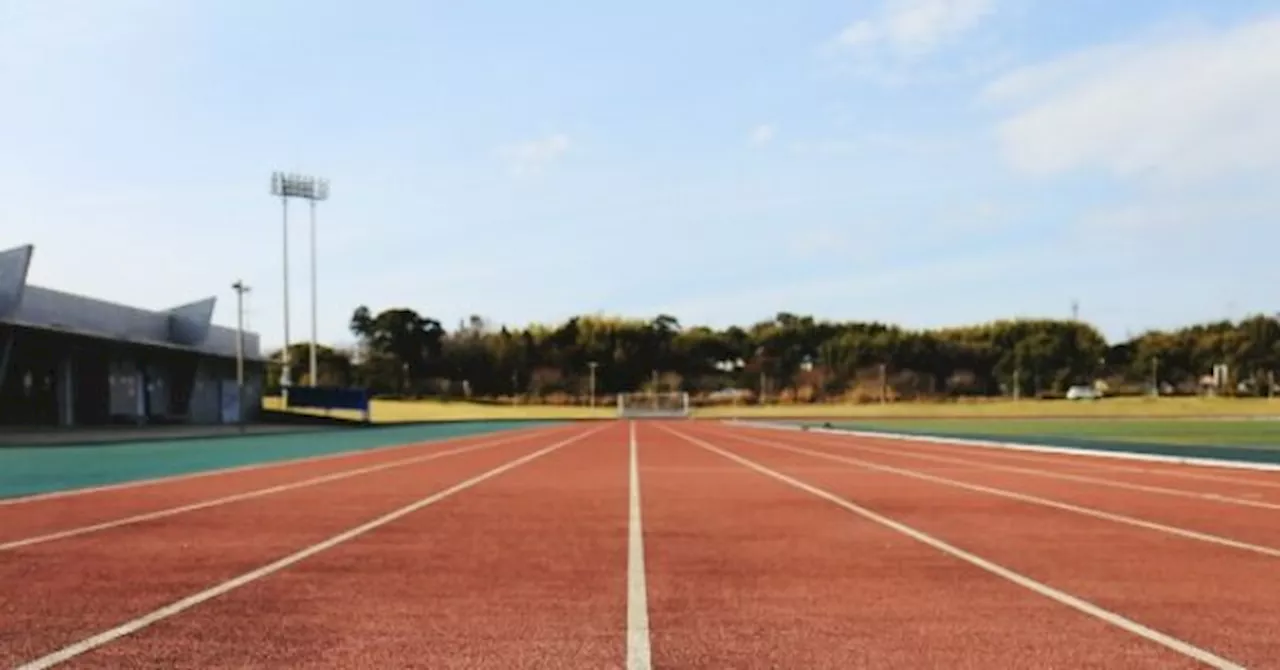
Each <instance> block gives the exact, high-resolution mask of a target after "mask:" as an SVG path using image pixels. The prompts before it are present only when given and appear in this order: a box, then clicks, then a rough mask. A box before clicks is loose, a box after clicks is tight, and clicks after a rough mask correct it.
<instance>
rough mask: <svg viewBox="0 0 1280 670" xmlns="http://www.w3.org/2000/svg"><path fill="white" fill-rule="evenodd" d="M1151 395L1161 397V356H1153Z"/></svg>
mask: <svg viewBox="0 0 1280 670" xmlns="http://www.w3.org/2000/svg"><path fill="white" fill-rule="evenodd" d="M1151 395H1153V396H1155V397H1157V398H1159V397H1160V357H1159V356H1152V357H1151Z"/></svg>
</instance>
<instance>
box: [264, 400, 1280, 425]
mask: <svg viewBox="0 0 1280 670" xmlns="http://www.w3.org/2000/svg"><path fill="white" fill-rule="evenodd" d="M264 406H265V407H267V408H268V409H279V407H280V401H279V398H267V399H266V402H265V403H264ZM315 413H316V414H324V412H315ZM614 414H615V411H614V408H613V407H598V408H595V409H592V408H589V407H572V406H552V405H492V404H480V403H471V402H440V401H436V400H406V401H402V400H374V401H373V409H372V418H373V421H374V422H376V423H400V422H408V421H469V420H485V421H489V420H512V419H546V420H555V419H560V420H568V419H591V418H608V417H611V416H613V415H614ZM333 415H334V416H340V417H346V418H358V416H357V415H356V414H355V413H354V412H341V411H339V412H334V413H333ZM696 416H698V417H703V418H734V417H736V418H758V419H787V418H830V419H880V418H893V417H903V418H908V417H910V418H938V419H944V418H982V417H1026V418H1041V417H1044V418H1052V417H1099V418H1104V417H1138V416H1161V417H1210V416H1280V401H1270V400H1266V399H1238V400H1235V399H1213V398H1209V399H1205V398H1161V399H1159V400H1153V399H1149V398H1110V399H1107V400H1102V401H1099V402H1070V401H1065V400H1025V401H1022V402H1009V401H969V402H953V403H910V402H906V403H893V404H888V405H880V404H867V405H822V404H813V405H766V406H763V407H757V406H741V407H713V408H703V409H699V410H697V411H696Z"/></svg>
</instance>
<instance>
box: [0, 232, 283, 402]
mask: <svg viewBox="0 0 1280 670" xmlns="http://www.w3.org/2000/svg"><path fill="white" fill-rule="evenodd" d="M33 251H34V247H32V246H30V245H28V246H23V247H18V248H16V249H10V250H8V251H0V425H9V426H41V425H44V426H93V425H107V424H115V423H126V424H147V423H199V424H213V423H235V422H237V421H239V420H240V408H241V407H243V408H244V419H246V420H253V419H254V418H256V417H257V413H258V411H259V410H260V408H261V404H262V402H261V400H262V382H263V376H264V372H265V360H264V359H263V357H262V354H261V351H260V346H259V341H258V336H257V335H256V334H252V333H244V334H243V339H242V342H243V354H244V360H245V394H244V399H243V402H240V398H239V395H238V385H237V383H236V331H235V329H232V328H223V327H220V326H215V325H212V323H211V320H212V318H213V308H214V304H215V302H216V300H217V299H216V298H206V299H204V300H200V301H197V302H193V303H190V304H186V305H181V306H178V307H174V308H172V309H168V310H165V311H159V312H157V311H151V310H146V309H139V308H136V307H127V306H124V305H119V304H115V303H111V302H106V301H102V300H94V299H92V298H87V297H84V296H81V295H75V294H72V293H65V292H62V291H55V290H52V289H47V288H43V287H40V286H30V285H28V284H27V270H28V268H29V267H30V265H31V257H32V253H33Z"/></svg>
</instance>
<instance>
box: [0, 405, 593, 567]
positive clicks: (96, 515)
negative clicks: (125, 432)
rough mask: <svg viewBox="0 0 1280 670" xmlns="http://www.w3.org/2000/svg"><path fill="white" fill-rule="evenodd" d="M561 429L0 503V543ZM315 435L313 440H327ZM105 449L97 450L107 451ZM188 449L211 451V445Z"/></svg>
mask: <svg viewBox="0 0 1280 670" xmlns="http://www.w3.org/2000/svg"><path fill="white" fill-rule="evenodd" d="M569 430H571V429H570V428H566V427H558V428H550V429H548V428H535V429H531V430H524V429H520V430H513V431H498V432H494V433H486V434H483V435H469V436H466V437H458V438H448V439H441V440H432V441H426V442H416V443H410V444H405V445H401V446H389V447H381V448H378V449H375V450H370V451H358V452H352V453H342V454H335V455H331V456H325V457H322V458H317V459H311V460H299V461H294V462H287V461H286V462H277V463H266V464H263V465H262V466H260V467H253V468H250V469H239V470H229V471H210V472H206V473H200V474H199V475H198V476H180V477H176V478H171V479H167V480H158V481H152V482H135V483H133V484H130V485H127V486H123V487H117V488H108V489H102V490H91V491H79V492H78V491H68V492H61V493H57V494H54V495H42V496H35V497H32V498H29V499H22V498H19V499H0V545H2V544H5V543H7V542H12V541H15V540H21V539H23V538H28V537H32V536H36V535H44V534H48V533H56V532H59V531H66V530H69V529H74V528H79V527H83V526H89V525H93V524H100V523H108V522H111V521H115V520H118V519H123V518H126V517H131V516H135V515H139V514H148V513H152V512H156V511H158V510H165V509H172V508H175V507H183V506H188V505H197V504H200V503H202V502H205V501H209V500H214V499H218V498H223V497H226V496H234V495H240V494H244V493H247V492H251V491H256V490H261V489H266V488H271V487H276V486H282V485H288V484H291V483H294V482H300V481H303V480H307V479H311V478H315V477H324V476H327V475H333V474H335V473H341V472H346V471H351V470H356V469H361V468H369V467H376V466H378V465H380V464H386V463H392V462H395V461H399V460H403V459H408V458H414V457H417V456H422V455H425V454H429V453H431V452H435V451H445V450H448V449H456V448H459V447H464V446H468V445H475V444H480V443H489V442H495V441H500V442H512V441H515V440H519V439H524V437H525V436H532V435H555V434H559V435H568V434H569V433H568V432H567V431H569ZM333 437H334V436H333V435H326V434H324V433H318V434H317V435H316V437H315V439H317V440H323V439H326V438H333ZM110 448H111V447H103V449H104V450H109V449H110ZM191 448H192V449H216V448H217V445H216V442H215V443H210V444H207V445H195V444H193V445H192V447H191Z"/></svg>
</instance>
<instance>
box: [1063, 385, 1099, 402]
mask: <svg viewBox="0 0 1280 670" xmlns="http://www.w3.org/2000/svg"><path fill="white" fill-rule="evenodd" d="M1101 397H1102V394H1101V393H1098V390H1097V389H1095V388H1093V387H1092V386H1072V387H1071V388H1069V389H1067V400H1097V399H1098V398H1101Z"/></svg>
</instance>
